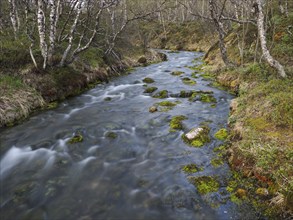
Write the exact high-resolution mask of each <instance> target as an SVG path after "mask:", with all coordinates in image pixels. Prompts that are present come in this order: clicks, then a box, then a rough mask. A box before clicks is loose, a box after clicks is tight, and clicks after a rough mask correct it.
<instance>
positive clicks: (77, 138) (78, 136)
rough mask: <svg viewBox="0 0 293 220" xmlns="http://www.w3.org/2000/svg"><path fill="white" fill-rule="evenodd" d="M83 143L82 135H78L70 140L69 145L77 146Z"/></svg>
mask: <svg viewBox="0 0 293 220" xmlns="http://www.w3.org/2000/svg"><path fill="white" fill-rule="evenodd" d="M82 141H83V136H82V135H81V134H76V135H74V136H73V137H72V138H70V139H69V140H68V141H67V143H69V144H75V143H79V142H82Z"/></svg>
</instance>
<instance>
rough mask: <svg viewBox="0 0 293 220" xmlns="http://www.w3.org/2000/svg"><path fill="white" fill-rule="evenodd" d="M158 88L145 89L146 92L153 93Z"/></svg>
mask: <svg viewBox="0 0 293 220" xmlns="http://www.w3.org/2000/svg"><path fill="white" fill-rule="evenodd" d="M157 89H158V88H157V87H148V88H146V89H145V90H144V93H153V92H154V91H156V90H157Z"/></svg>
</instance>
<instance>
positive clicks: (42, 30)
mask: <svg viewBox="0 0 293 220" xmlns="http://www.w3.org/2000/svg"><path fill="white" fill-rule="evenodd" d="M37 6H38V9H37V23H38V32H39V38H40V49H41V53H42V56H43V69H46V66H47V60H48V45H47V42H46V18H45V13H44V9H45V6H44V2H43V0H38V1H37Z"/></svg>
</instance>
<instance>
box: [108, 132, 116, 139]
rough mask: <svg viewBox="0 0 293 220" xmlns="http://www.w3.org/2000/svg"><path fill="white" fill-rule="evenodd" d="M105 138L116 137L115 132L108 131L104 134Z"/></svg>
mask: <svg viewBox="0 0 293 220" xmlns="http://www.w3.org/2000/svg"><path fill="white" fill-rule="evenodd" d="M105 136H106V137H107V138H111V139H116V138H117V137H118V135H117V134H116V133H115V132H112V131H109V132H107V133H106V135H105Z"/></svg>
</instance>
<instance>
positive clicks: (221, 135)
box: [215, 128, 228, 141]
mask: <svg viewBox="0 0 293 220" xmlns="http://www.w3.org/2000/svg"><path fill="white" fill-rule="evenodd" d="M227 137H228V131H227V129H225V128H222V129H220V130H218V131H217V132H216V134H215V138H217V139H219V140H221V141H224V140H226V139H227Z"/></svg>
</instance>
